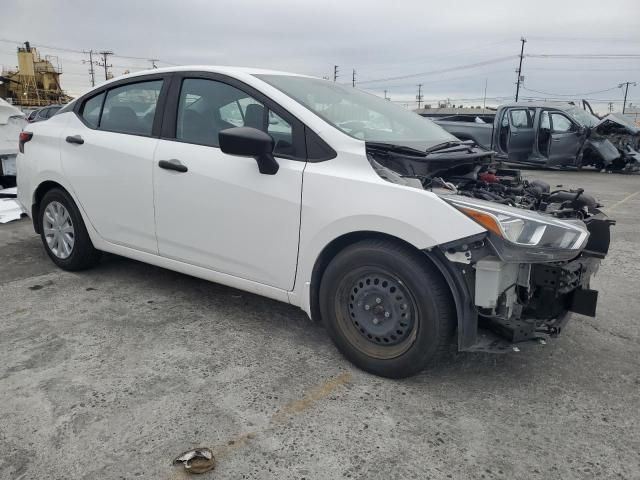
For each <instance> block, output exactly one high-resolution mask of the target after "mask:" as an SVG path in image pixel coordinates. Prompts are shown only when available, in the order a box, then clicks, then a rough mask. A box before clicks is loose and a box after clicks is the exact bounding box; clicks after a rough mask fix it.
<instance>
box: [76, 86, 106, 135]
mask: <svg viewBox="0 0 640 480" xmlns="http://www.w3.org/2000/svg"><path fill="white" fill-rule="evenodd" d="M103 99H104V92H102V93H101V94H100V95H96V96H95V97H91V98H90V99H89V100H87V101H86V102H84V105H83V106H82V112H81V113H80V116H81V117H82V118H83V119H84V121H85V122H86V123H87V125H89V126H90V127H91V128H98V123H99V122H100V109H101V108H102V100H103Z"/></svg>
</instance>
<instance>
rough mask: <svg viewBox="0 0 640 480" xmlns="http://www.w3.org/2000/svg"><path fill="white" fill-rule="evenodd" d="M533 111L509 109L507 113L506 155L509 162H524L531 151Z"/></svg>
mask: <svg viewBox="0 0 640 480" xmlns="http://www.w3.org/2000/svg"><path fill="white" fill-rule="evenodd" d="M533 116H534V111H533V110H531V109H528V108H510V109H509V110H508V112H507V118H508V121H509V134H508V144H507V153H508V156H509V160H512V161H516V162H524V161H527V160H528V159H529V156H530V155H531V152H532V151H533V145H534V139H535V130H534V128H533Z"/></svg>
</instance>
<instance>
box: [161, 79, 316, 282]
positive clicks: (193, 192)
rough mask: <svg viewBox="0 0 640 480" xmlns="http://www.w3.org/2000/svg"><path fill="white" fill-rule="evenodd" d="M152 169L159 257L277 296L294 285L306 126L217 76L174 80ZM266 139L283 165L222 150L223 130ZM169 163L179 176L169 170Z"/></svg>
mask: <svg viewBox="0 0 640 480" xmlns="http://www.w3.org/2000/svg"><path fill="white" fill-rule="evenodd" d="M175 80H176V82H174V86H173V87H172V93H171V95H170V97H169V101H168V102H167V112H166V115H165V120H164V123H163V138H162V139H161V140H160V141H159V144H158V148H157V150H156V153H155V160H154V165H153V175H154V187H155V189H154V190H155V208H156V226H157V227H156V232H157V238H158V248H159V252H160V255H162V256H164V257H167V258H171V259H175V260H179V261H182V262H185V263H189V264H191V265H196V266H200V267H204V268H207V269H210V270H214V271H217V272H221V273H225V274H229V275H233V276H235V277H239V278H243V279H246V280H252V281H255V282H259V283H261V284H264V285H269V286H272V287H276V288H280V289H287V290H288V289H291V288H293V283H294V279H295V270H296V261H297V254H298V235H299V229H300V208H301V194H302V173H303V170H304V166H305V159H306V152H305V144H304V126H303V125H302V124H301V123H300V122H299V121H298V120H297V119H295V118H294V117H292V116H291V115H290V114H289V113H288V112H286V111H285V110H283V109H282V108H281V107H279V106H278V105H277V104H274V103H272V102H271V101H270V100H269V99H268V98H266V97H265V96H264V95H262V94H261V93H260V92H258V91H256V90H254V89H252V88H250V87H248V86H247V85H245V84H243V83H241V82H239V81H237V80H234V79H232V78H229V77H226V76H221V75H215V74H201V75H199V74H195V73H194V74H193V76H190V75H189V74H186V75H184V76H183V78H178V77H176V79H175ZM238 126H248V127H253V128H258V129H261V130H264V131H266V132H267V133H269V134H270V135H271V136H272V137H273V138H274V141H275V148H274V156H275V157H276V160H277V161H278V163H279V165H280V168H279V170H278V172H277V173H276V174H275V175H264V174H261V173H260V172H259V171H258V166H257V164H256V161H255V159H253V158H248V157H236V156H232V155H228V154H225V153H223V152H222V151H221V150H220V148H219V143H218V133H219V132H220V130H223V129H226V128H231V127H238ZM162 160H170V161H172V162H173V163H174V164H175V163H176V162H180V164H181V165H182V167H181V170H182V171H177V170H171V169H166V166H167V164H166V163H164V162H163V163H162V165H164V168H163V167H162V166H161V164H160V162H161V161H162Z"/></svg>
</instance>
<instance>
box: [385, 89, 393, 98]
mask: <svg viewBox="0 0 640 480" xmlns="http://www.w3.org/2000/svg"><path fill="white" fill-rule="evenodd" d="M384 99H385V100H391V98H389V97H387V90H385V91H384Z"/></svg>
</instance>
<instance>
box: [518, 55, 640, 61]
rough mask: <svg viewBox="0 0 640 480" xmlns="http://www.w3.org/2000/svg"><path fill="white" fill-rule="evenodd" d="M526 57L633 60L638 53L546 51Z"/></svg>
mask: <svg viewBox="0 0 640 480" xmlns="http://www.w3.org/2000/svg"><path fill="white" fill-rule="evenodd" d="M526 57H528V58H572V59H576V60H594V59H596V60H634V59H638V58H640V55H638V54H629V53H621V54H615V53H614V54H604V53H602V54H601V53H594V54H582V53H581V54H572V53H559V54H546V53H538V54H534V53H528V54H527V55H526Z"/></svg>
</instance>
